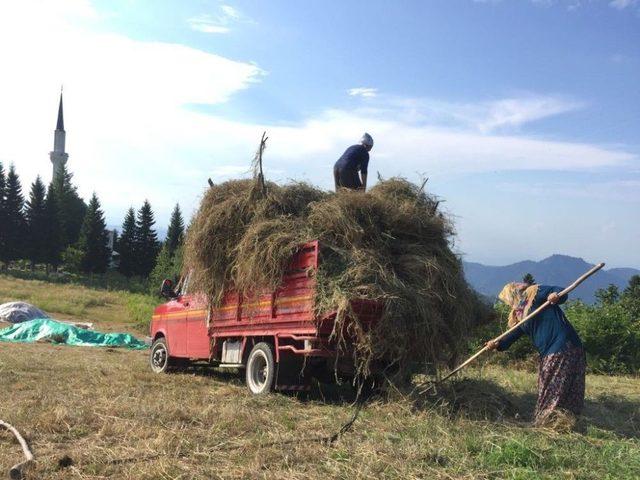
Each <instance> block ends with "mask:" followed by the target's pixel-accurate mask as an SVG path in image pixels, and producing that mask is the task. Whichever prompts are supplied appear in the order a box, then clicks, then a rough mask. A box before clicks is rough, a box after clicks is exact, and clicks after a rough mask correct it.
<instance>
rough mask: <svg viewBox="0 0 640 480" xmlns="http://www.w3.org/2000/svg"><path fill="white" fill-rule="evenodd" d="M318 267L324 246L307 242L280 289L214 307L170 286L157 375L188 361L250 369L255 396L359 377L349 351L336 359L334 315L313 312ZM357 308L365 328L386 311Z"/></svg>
mask: <svg viewBox="0 0 640 480" xmlns="http://www.w3.org/2000/svg"><path fill="white" fill-rule="evenodd" d="M318 261H319V245H318V241H312V242H309V243H307V244H305V245H303V246H301V248H300V249H299V250H298V252H297V253H296V254H295V255H294V256H293V257H292V260H291V262H290V265H289V267H288V268H287V271H286V273H285V275H284V277H283V279H282V283H281V286H280V287H279V288H277V289H276V290H274V291H265V292H262V293H260V294H257V295H252V296H250V297H247V296H243V295H239V294H238V293H236V292H233V291H229V292H227V293H226V294H225V295H224V298H223V301H222V303H221V305H220V306H219V307H215V308H208V307H207V302H206V299H205V297H204V296H203V295H199V294H197V293H196V294H193V293H191V292H190V291H189V285H188V277H187V279H186V280H185V282H184V284H183V285H182V287H181V288H180V292H177V293H176V292H174V291H173V290H172V288H171V285H170V282H169V283H168V281H167V280H165V282H164V283H163V288H162V295H163V296H165V297H167V298H169V299H170V300H169V301H168V302H166V303H164V304H162V305H160V306H159V307H157V308H156V309H155V311H154V314H153V317H152V320H151V337H152V339H153V343H152V346H151V353H150V356H149V361H150V365H151V369H152V370H153V371H154V372H166V371H167V370H169V369H170V368H171V367H173V366H177V365H180V364H184V363H187V362H206V363H207V364H208V365H211V366H216V367H222V368H238V369H244V370H245V379H246V384H247V387H248V388H249V390H250V391H251V392H252V393H254V394H264V393H267V392H269V391H271V390H273V389H278V390H304V389H307V388H308V386H309V380H310V378H311V377H312V376H316V377H318V378H322V377H324V378H335V375H333V373H337V374H339V375H341V376H344V377H349V376H350V375H353V363H352V361H351V362H350V361H349V360H351V358H352V357H351V355H350V354H349V353H348V352H349V346H348V345H347V347H346V351H345V348H344V346H341V349H340V352H341V354H340V355H338V349H337V346H336V344H335V342H334V341H332V339H331V338H330V337H331V333H332V331H333V327H334V321H335V317H336V312H329V313H327V314H325V315H323V316H322V317H321V318H318V317H317V315H316V313H315V311H314V297H315V292H316V278H315V272H317V269H318ZM352 309H353V312H354V315H356V316H357V318H358V320H359V321H360V322H361V323H362V325H363V326H364V327H365V328H367V327H368V326H370V325H371V324H372V322H375V321H376V319H377V318H379V316H380V313H381V306H380V305H379V304H378V303H376V302H373V301H362V300H360V301H354V302H352ZM327 373H329V375H327Z"/></svg>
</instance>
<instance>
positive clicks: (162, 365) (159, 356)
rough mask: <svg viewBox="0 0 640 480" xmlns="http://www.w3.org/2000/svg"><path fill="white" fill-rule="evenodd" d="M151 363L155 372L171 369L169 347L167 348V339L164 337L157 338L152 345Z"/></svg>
mask: <svg viewBox="0 0 640 480" xmlns="http://www.w3.org/2000/svg"><path fill="white" fill-rule="evenodd" d="M149 365H150V366H151V370H153V371H154V372H155V373H166V372H167V370H169V367H170V366H171V363H170V358H169V349H168V348H167V341H166V340H165V338H164V337H158V338H156V339H155V341H154V342H153V345H151V352H150V353H149Z"/></svg>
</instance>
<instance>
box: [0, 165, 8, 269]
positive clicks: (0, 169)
mask: <svg viewBox="0 0 640 480" xmlns="http://www.w3.org/2000/svg"><path fill="white" fill-rule="evenodd" d="M6 185H7V183H6V178H5V174H4V166H3V165H2V162H0V225H6V215H5V196H6V190H7V188H6ZM5 242H6V233H5V228H4V227H3V228H0V252H4V249H5ZM0 260H2V254H0Z"/></svg>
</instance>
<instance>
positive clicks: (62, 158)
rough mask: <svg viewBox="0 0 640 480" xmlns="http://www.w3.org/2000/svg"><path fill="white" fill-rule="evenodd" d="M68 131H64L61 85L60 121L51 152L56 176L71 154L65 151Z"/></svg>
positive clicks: (54, 175) (53, 177)
mask: <svg viewBox="0 0 640 480" xmlns="http://www.w3.org/2000/svg"><path fill="white" fill-rule="evenodd" d="M66 136H67V133H66V132H65V131H64V116H63V113H62V87H60V103H59V104H58V122H57V123H56V131H55V132H54V134H53V151H52V152H49V158H50V159H51V163H53V176H52V179H55V178H56V174H57V173H58V172H59V171H60V170H62V167H63V166H64V165H65V164H66V163H67V160H68V159H69V155H68V154H67V153H66V152H65V151H64V150H65V148H64V144H65V140H66Z"/></svg>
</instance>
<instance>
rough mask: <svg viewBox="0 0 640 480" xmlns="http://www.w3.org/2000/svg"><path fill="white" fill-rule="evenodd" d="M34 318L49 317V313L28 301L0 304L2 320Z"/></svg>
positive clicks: (23, 320) (14, 321) (12, 320)
mask: <svg viewBox="0 0 640 480" xmlns="http://www.w3.org/2000/svg"><path fill="white" fill-rule="evenodd" d="M34 318H49V315H47V314H46V313H44V312H43V311H42V310H40V309H39V308H38V307H34V306H33V305H31V304H30V303H26V302H8V303H3V304H2V305H0V320H2V321H3V322H8V323H20V322H26V321H27V320H33V319H34Z"/></svg>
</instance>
